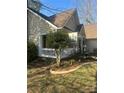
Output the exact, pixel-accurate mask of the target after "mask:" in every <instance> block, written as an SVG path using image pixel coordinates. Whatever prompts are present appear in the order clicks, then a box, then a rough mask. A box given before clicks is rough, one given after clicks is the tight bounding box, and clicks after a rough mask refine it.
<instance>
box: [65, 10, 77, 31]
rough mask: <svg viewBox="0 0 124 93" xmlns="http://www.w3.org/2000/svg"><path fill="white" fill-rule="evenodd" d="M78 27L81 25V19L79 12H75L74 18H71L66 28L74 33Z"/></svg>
mask: <svg viewBox="0 0 124 93" xmlns="http://www.w3.org/2000/svg"><path fill="white" fill-rule="evenodd" d="M78 25H79V19H78V15H77V12H76V11H75V12H74V14H73V16H71V18H70V19H69V20H68V21H67V23H66V27H68V28H69V29H71V30H72V31H76V28H77V26H78Z"/></svg>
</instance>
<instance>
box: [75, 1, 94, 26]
mask: <svg viewBox="0 0 124 93" xmlns="http://www.w3.org/2000/svg"><path fill="white" fill-rule="evenodd" d="M76 2H77V8H78V11H79V13H80V14H79V16H80V18H82V19H83V21H84V22H85V23H86V24H89V23H94V22H95V19H94V18H93V11H94V10H93V9H94V8H93V7H94V6H93V0H76Z"/></svg>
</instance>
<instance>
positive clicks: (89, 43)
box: [86, 39, 97, 53]
mask: <svg viewBox="0 0 124 93" xmlns="http://www.w3.org/2000/svg"><path fill="white" fill-rule="evenodd" d="M86 46H87V49H88V50H89V52H90V53H92V52H93V50H94V48H97V39H88V40H86Z"/></svg>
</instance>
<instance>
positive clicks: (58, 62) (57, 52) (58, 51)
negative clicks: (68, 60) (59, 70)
mask: <svg viewBox="0 0 124 93" xmlns="http://www.w3.org/2000/svg"><path fill="white" fill-rule="evenodd" d="M55 51H56V63H57V66H58V67H59V66H60V59H61V54H60V53H61V51H60V49H56V50H55Z"/></svg>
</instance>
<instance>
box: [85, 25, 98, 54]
mask: <svg viewBox="0 0 124 93" xmlns="http://www.w3.org/2000/svg"><path fill="white" fill-rule="evenodd" d="M84 35H85V45H86V49H87V51H88V52H89V53H93V52H94V51H96V50H97V25H96V24H88V25H84Z"/></svg>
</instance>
